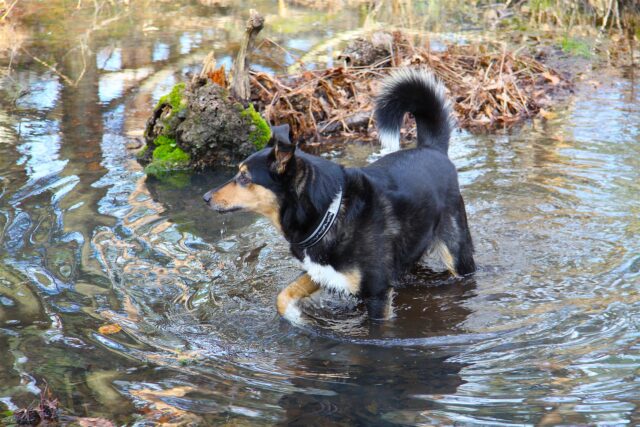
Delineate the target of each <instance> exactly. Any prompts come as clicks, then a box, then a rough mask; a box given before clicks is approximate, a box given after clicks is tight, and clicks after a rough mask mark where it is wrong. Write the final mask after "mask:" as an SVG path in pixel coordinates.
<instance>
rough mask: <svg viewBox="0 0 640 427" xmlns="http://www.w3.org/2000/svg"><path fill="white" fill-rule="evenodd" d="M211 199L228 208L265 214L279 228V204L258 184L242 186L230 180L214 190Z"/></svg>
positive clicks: (269, 192)
mask: <svg viewBox="0 0 640 427" xmlns="http://www.w3.org/2000/svg"><path fill="white" fill-rule="evenodd" d="M212 200H213V202H214V203H215V204H217V205H219V206H223V207H225V208H228V209H232V208H241V209H247V210H250V211H252V212H255V213H259V214H261V215H264V216H266V217H267V218H269V219H270V220H271V222H272V223H273V225H275V226H276V228H277V229H278V230H281V228H280V205H279V204H278V198H277V197H276V195H275V194H274V193H273V192H272V191H271V190H268V189H267V188H265V187H263V186H261V185H258V184H249V185H246V186H242V185H239V184H237V183H236V182H235V181H232V182H230V183H228V184H227V185H225V186H224V187H222V188H221V189H219V190H218V191H216V192H215V193H214V194H213V197H212Z"/></svg>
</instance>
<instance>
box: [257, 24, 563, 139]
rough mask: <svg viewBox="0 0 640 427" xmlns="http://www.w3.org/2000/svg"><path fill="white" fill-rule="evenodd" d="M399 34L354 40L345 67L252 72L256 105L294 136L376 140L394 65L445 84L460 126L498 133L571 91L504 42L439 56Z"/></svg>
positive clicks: (556, 76) (450, 50)
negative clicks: (380, 97)
mask: <svg viewBox="0 0 640 427" xmlns="http://www.w3.org/2000/svg"><path fill="white" fill-rule="evenodd" d="M428 44H429V43H426V44H425V45H424V46H417V45H415V44H414V43H413V42H412V41H411V40H410V39H409V38H408V37H407V36H405V35H404V34H403V33H401V32H394V33H382V32H380V33H375V34H373V35H372V36H371V37H369V38H366V39H357V40H354V41H353V42H352V43H351V44H350V45H349V46H347V48H346V49H345V50H344V51H343V53H342V55H341V56H340V57H339V59H341V60H343V61H344V63H345V66H343V67H336V68H329V69H326V70H317V71H303V72H300V73H297V74H293V75H286V76H273V75H270V74H267V73H262V72H252V74H251V101H252V102H253V103H254V104H255V105H256V107H257V109H259V110H260V111H261V112H262V114H263V115H264V117H265V119H266V120H267V121H269V122H271V123H289V125H290V126H291V129H292V133H293V137H294V138H295V139H304V140H307V141H308V140H314V141H320V140H322V139H323V138H324V137H330V136H336V135H341V136H343V137H359V138H363V137H373V136H375V127H374V126H372V124H373V111H372V108H373V104H374V102H373V100H374V97H375V94H376V93H377V91H378V85H379V82H380V80H382V78H383V77H384V76H385V75H386V74H387V73H389V72H390V71H391V70H392V69H393V68H396V67H404V66H413V67H415V66H423V67H426V68H428V69H430V70H432V71H433V72H434V73H435V74H436V75H437V76H438V77H439V78H440V79H441V80H442V81H443V82H444V83H445V85H446V86H447V89H448V91H449V96H450V97H451V99H452V100H453V101H454V110H455V115H456V118H457V120H458V124H459V126H460V127H462V128H465V129H470V130H482V131H486V130H493V129H497V128H504V127H508V126H511V125H514V124H516V123H519V122H522V121H523V120H525V119H527V118H531V117H533V116H536V115H538V114H542V115H543V116H544V115H546V112H547V111H548V110H547V109H548V106H549V105H550V103H551V101H552V96H554V95H556V94H559V93H561V92H563V91H564V90H566V89H568V88H569V87H570V83H569V81H568V80H567V79H566V78H564V77H563V76H562V75H560V73H558V72H556V71H554V70H553V69H551V68H550V67H549V66H547V65H545V64H543V63H542V62H540V61H539V60H537V59H535V58H533V57H531V56H528V55H526V54H524V53H520V52H518V51H509V50H507V49H506V48H505V47H503V46H501V45H499V44H489V43H487V44H482V45H471V46H470V45H451V46H448V47H447V48H446V49H445V50H442V51H434V50H431V49H430V48H429V47H428Z"/></svg>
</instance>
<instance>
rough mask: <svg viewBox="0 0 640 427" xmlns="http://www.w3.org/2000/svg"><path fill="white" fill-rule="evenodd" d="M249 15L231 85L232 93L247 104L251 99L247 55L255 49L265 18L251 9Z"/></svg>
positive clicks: (234, 64)
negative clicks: (256, 39)
mask: <svg viewBox="0 0 640 427" xmlns="http://www.w3.org/2000/svg"><path fill="white" fill-rule="evenodd" d="M249 13H250V18H249V20H248V21H247V28H246V30H245V34H244V40H243V42H242V44H241V45H240V50H238V55H237V56H236V59H235V61H234V62H233V69H232V74H233V82H232V84H231V92H232V94H233V95H234V96H235V97H236V98H238V99H239V100H241V101H243V102H247V101H248V100H249V98H250V97H251V85H250V83H249V64H248V62H247V54H248V53H249V52H251V50H252V49H253V46H254V44H255V38H256V36H257V35H258V33H259V32H260V30H262V28H263V27H264V18H263V17H262V16H261V15H260V14H259V13H258V12H257V11H256V10H254V9H251V11H250V12H249Z"/></svg>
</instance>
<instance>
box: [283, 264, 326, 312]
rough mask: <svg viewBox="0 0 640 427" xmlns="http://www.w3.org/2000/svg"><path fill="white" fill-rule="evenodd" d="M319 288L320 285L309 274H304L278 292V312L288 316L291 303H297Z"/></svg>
mask: <svg viewBox="0 0 640 427" xmlns="http://www.w3.org/2000/svg"><path fill="white" fill-rule="evenodd" d="M318 289H320V285H318V284H317V283H315V282H314V281H313V280H311V277H309V275H308V274H306V273H305V274H303V275H302V276H300V277H299V278H298V279H296V280H295V281H294V282H293V283H291V284H290V285H289V286H287V287H286V288H284V289H283V290H282V291H280V293H279V294H278V299H277V302H276V305H277V307H278V313H280V315H281V316H284V317H287V316H285V313H287V309H288V308H289V307H290V305H291V304H294V305H295V303H296V302H297V301H298V300H300V299H302V298H304V297H308V296H310V295H311V294H313V293H314V292H315V291H317V290H318Z"/></svg>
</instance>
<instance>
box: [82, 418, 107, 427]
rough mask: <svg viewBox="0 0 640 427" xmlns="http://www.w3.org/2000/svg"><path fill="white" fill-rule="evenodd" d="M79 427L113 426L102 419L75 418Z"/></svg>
mask: <svg viewBox="0 0 640 427" xmlns="http://www.w3.org/2000/svg"><path fill="white" fill-rule="evenodd" d="M75 421H76V422H77V423H78V425H79V426H80V427H115V424H114V423H112V422H111V421H109V420H106V419H104V418H77V419H76V420H75Z"/></svg>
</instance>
